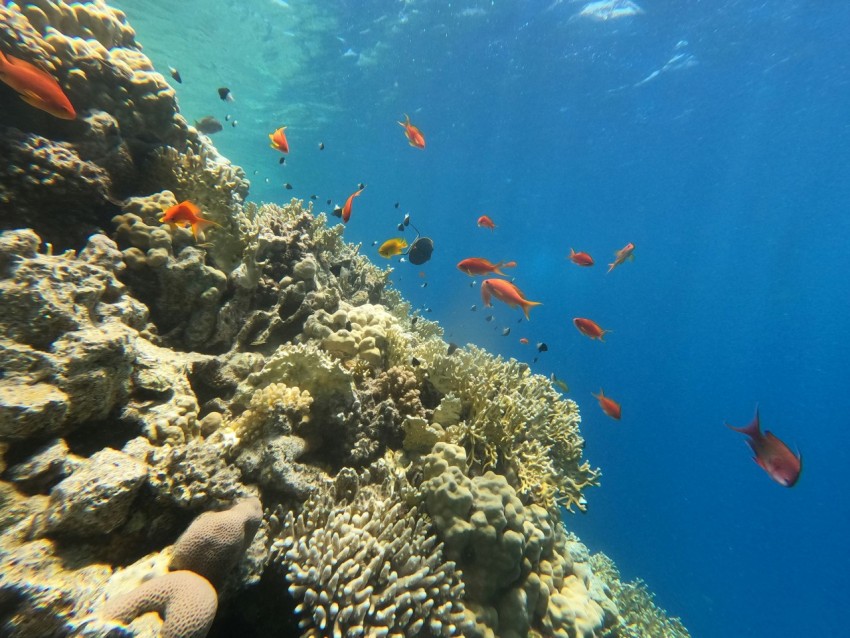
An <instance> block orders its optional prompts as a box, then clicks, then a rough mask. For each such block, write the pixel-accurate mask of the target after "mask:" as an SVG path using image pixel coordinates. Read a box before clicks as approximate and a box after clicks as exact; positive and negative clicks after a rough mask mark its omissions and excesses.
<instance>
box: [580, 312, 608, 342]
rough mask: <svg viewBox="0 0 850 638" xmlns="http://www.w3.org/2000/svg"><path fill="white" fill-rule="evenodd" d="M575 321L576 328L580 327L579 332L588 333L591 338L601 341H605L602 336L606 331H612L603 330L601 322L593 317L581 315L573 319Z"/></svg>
mask: <svg viewBox="0 0 850 638" xmlns="http://www.w3.org/2000/svg"><path fill="white" fill-rule="evenodd" d="M573 323H574V324H575V326H576V328H578V330H579V332H580V333H582V334H583V335H587V336H588V337H590V338H591V339H599V340H600V341H605V339H603V338H602V336H603V335H604V334H605V333H606V332H611V331H610V330H603V329H602V328H600V327H599V324H598V323H596V322H595V321H592V320H591V319H582V318H581V317H576V318H575V319H573Z"/></svg>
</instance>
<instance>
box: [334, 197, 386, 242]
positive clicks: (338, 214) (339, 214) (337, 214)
mask: <svg viewBox="0 0 850 638" xmlns="http://www.w3.org/2000/svg"><path fill="white" fill-rule="evenodd" d="M331 215H333V216H334V217H342V208H340V207H339V206H335V207H334V209H333V210H332V211H331ZM377 243H378V242H375V244H377ZM375 244H372V245H373V246H374V245H375Z"/></svg>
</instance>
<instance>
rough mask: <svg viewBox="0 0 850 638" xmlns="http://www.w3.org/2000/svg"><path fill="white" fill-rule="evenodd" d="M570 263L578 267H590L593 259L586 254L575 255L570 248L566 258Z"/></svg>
mask: <svg viewBox="0 0 850 638" xmlns="http://www.w3.org/2000/svg"><path fill="white" fill-rule="evenodd" d="M567 259H569V260H570V261H571V262H573V263H574V264H576V265H578V266H592V265H593V257H591V256H590V255H588V254H587V253H577V252H576V251H574V250H573V249H572V248H570V254H569V256H568V257H567Z"/></svg>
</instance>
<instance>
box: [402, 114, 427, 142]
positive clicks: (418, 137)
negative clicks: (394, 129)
mask: <svg viewBox="0 0 850 638" xmlns="http://www.w3.org/2000/svg"><path fill="white" fill-rule="evenodd" d="M399 124H400V125H401V126H403V127H404V135H405V136H406V137H407V143H408V144H410V145H411V146H412V147H413V148H425V136H424V135H422V131H420V130H419V129H418V128H416V127H415V126H413V124H411V123H410V118H409V117H408V116H407V113H405V114H404V122H399Z"/></svg>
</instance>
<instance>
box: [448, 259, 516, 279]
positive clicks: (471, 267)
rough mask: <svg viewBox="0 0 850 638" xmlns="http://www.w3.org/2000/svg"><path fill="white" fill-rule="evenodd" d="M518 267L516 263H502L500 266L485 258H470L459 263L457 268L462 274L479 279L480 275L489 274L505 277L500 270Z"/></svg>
mask: <svg viewBox="0 0 850 638" xmlns="http://www.w3.org/2000/svg"><path fill="white" fill-rule="evenodd" d="M515 266H516V262H515V261H508V262H505V261H500V262H499V263H498V264H494V263H492V262H490V261H488V260H487V259H484V258H483V257H468V258H466V259H464V260H463V261H461V262H459V263H458V265H457V267H458V270H460V271H461V272H465V273H466V274H467V275H469V276H470V277H478V276H480V275H486V274H489V273H496V274H497V275H503V276H505V277H507V275H505V273H503V272H502V271H501V270H499V269H500V268H514V267H515Z"/></svg>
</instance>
